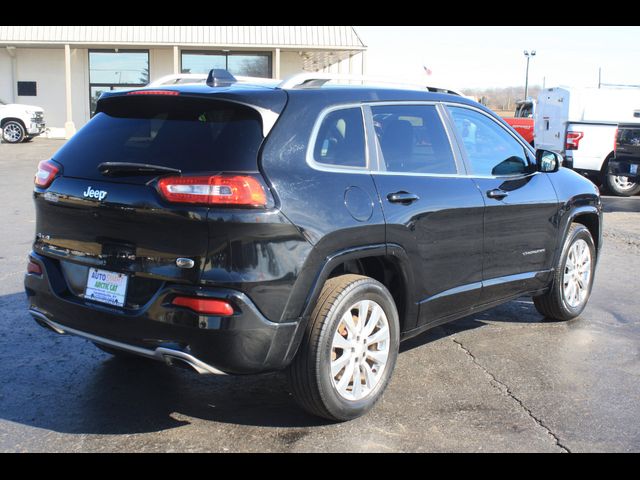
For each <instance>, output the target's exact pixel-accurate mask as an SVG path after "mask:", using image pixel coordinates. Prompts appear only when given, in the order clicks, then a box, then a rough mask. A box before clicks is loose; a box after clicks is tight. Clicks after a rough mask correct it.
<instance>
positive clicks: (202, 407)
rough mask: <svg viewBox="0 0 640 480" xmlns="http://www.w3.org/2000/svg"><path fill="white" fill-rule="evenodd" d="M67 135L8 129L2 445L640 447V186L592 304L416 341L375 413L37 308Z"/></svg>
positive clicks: (621, 214)
mask: <svg viewBox="0 0 640 480" xmlns="http://www.w3.org/2000/svg"><path fill="white" fill-rule="evenodd" d="M61 145H62V142H61V141H56V140H46V139H40V138H37V139H35V140H34V141H33V142H32V143H30V144H21V145H8V144H0V191H1V192H2V194H1V195H0V198H1V199H2V209H0V224H1V225H2V226H3V231H2V235H0V280H1V281H0V313H1V315H0V451H2V452H25V451H29V452H33V451H48V452H79V451H91V452H111V451H122V452H192V451H198V452H200V451H213V452H246V451H248V452H254V451H267V452H289V451H292V452H302V451H312V452H325V451H326V452H329V451H330V452H351V451H354V452H371V451H380V452H407V451H417V452H421V451H471V452H490V451H513V452H518V451H536V452H567V451H570V452H582V451H621V452H625V451H635V452H637V451H640V421H639V420H638V419H639V418H640V315H639V314H638V312H640V295H638V289H637V287H638V272H639V271H640V197H635V198H630V199H613V198H606V199H605V203H606V211H607V213H606V214H605V246H604V250H603V253H602V256H601V260H600V264H599V267H598V272H597V275H596V281H595V287H594V292H593V296H592V298H591V302H590V304H589V306H588V307H587V309H586V311H585V312H584V314H583V315H582V317H580V318H579V319H576V320H574V321H571V322H568V323H548V322H543V321H542V318H541V317H540V316H539V315H538V314H537V312H536V310H535V308H534V307H533V304H532V303H531V301H530V300H529V299H527V298H522V299H519V300H517V301H514V302H511V303H509V304H506V305H504V306H501V307H498V308H495V309H492V310H490V311H487V312H485V313H482V314H480V315H476V316H472V317H468V318H465V319H462V320H459V321H458V322H456V323H453V324H449V325H446V326H444V327H438V328H436V329H434V330H432V331H430V332H428V333H426V334H424V335H422V336H420V337H418V338H415V339H412V340H410V341H409V342H407V343H405V344H403V345H402V353H401V354H400V357H399V360H398V365H397V367H396V371H395V374H394V377H393V380H392V382H391V384H390V386H389V388H388V390H387V392H386V393H385V395H384V397H383V398H382V400H381V401H380V403H378V405H377V406H376V407H375V409H374V410H373V411H372V412H371V413H370V414H368V415H366V416H365V417H363V418H360V419H357V420H354V421H351V422H347V423H342V424H331V423H327V422H323V421H320V420H318V419H316V418H314V417H311V416H309V415H307V414H305V413H304V412H302V411H301V410H299V409H298V407H297V406H296V404H295V403H294V401H293V399H292V398H291V396H290V394H289V393H288V390H287V385H286V381H285V379H284V377H283V375H281V374H267V375H260V376H250V377H212V376H198V375H196V374H194V373H192V372H190V371H186V370H180V369H172V368H168V367H165V366H163V365H161V364H159V363H154V362H151V361H146V360H128V361H123V360H117V359H113V358H110V356H109V355H107V354H105V353H103V352H101V351H99V350H97V349H96V348H95V347H94V346H93V345H92V344H90V343H88V342H86V341H85V340H82V339H79V338H74V337H63V336H57V335H55V334H53V333H51V332H49V331H46V330H44V329H42V328H41V327H39V326H37V325H36V323H35V322H34V321H33V320H32V319H31V317H30V316H29V315H28V314H27V312H26V300H25V296H24V293H23V286H22V275H23V272H24V269H25V266H26V255H27V253H28V251H29V249H30V244H31V242H32V237H33V235H34V209H33V205H32V202H31V188H32V187H31V186H32V178H33V173H34V172H35V168H36V165H37V163H38V161H39V160H42V159H45V158H48V157H49V156H50V155H51V154H52V152H54V151H55V150H56V149H57V148H59V147H60V146H61Z"/></svg>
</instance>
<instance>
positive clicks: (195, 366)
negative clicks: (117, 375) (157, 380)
mask: <svg viewBox="0 0 640 480" xmlns="http://www.w3.org/2000/svg"><path fill="white" fill-rule="evenodd" d="M29 313H30V314H31V316H32V317H33V318H34V320H35V321H36V322H37V323H38V324H39V325H40V326H42V327H44V328H46V329H48V330H51V331H53V332H55V333H58V334H60V335H64V334H70V335H76V336H78V337H82V338H86V339H87V340H91V341H92V342H96V343H101V344H103V345H106V346H108V347H112V348H118V349H120V350H124V351H126V352H129V353H132V354H134V355H140V356H141V357H147V358H151V359H153V360H158V361H161V362H164V363H166V364H167V365H172V366H175V367H182V368H184V367H188V368H190V369H192V370H195V371H196V372H198V373H199V374H213V375H226V373H224V372H223V371H222V370H218V369H217V368H215V367H213V366H211V365H209V364H207V363H205V362H203V361H202V360H200V359H198V358H196V357H194V356H193V355H190V354H188V353H186V352H183V351H181V350H175V349H173V348H167V347H158V348H156V349H155V350H150V349H147V348H142V347H137V346H135V345H129V344H127V343H122V342H117V341H115V340H111V339H107V338H103V337H99V336H97V335H93V334H90V333H87V332H81V331H79V330H75V329H73V328H69V327H63V326H62V325H58V324H57V323H56V322H54V321H53V320H51V319H49V318H48V317H47V316H46V315H45V314H44V313H41V312H39V311H37V310H33V309H30V310H29Z"/></svg>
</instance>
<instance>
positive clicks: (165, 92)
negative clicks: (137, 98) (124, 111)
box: [127, 90, 180, 96]
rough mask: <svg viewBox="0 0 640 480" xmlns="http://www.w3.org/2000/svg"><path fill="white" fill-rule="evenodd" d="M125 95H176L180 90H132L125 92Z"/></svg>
mask: <svg viewBox="0 0 640 480" xmlns="http://www.w3.org/2000/svg"><path fill="white" fill-rule="evenodd" d="M127 95H169V96H176V95H180V92H176V91H175V90H134V91H133V92H129V93H127Z"/></svg>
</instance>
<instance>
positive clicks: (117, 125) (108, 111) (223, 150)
mask: <svg viewBox="0 0 640 480" xmlns="http://www.w3.org/2000/svg"><path fill="white" fill-rule="evenodd" d="M262 140H263V138H262V123H261V119H260V116H259V114H258V113H257V112H256V111H255V110H253V109H251V108H249V107H245V106H242V105H238V104H234V103H230V102H221V101H211V100H208V99H198V98H185V97H183V98H176V97H151V96H140V97H133V96H131V97H115V98H110V99H107V100H106V101H103V102H101V105H100V108H99V113H97V114H96V115H95V116H94V117H93V118H92V119H91V121H90V122H89V123H88V124H87V125H86V126H85V127H84V128H82V129H81V130H80V131H79V132H78V133H77V134H76V135H74V136H73V138H72V139H71V140H69V142H67V144H66V145H65V146H64V147H63V148H62V149H60V150H59V152H58V153H57V154H56V155H55V157H54V158H55V160H56V161H57V162H59V163H61V164H62V165H63V167H64V175H65V176H69V177H79V178H96V179H98V178H101V179H104V177H102V176H101V174H100V172H99V171H98V169H97V167H98V165H100V164H101V163H103V162H128V163H145V164H152V165H161V166H164V167H171V168H177V169H180V170H181V171H182V172H183V173H193V172H217V171H234V172H236V171H256V170H257V156H258V149H259V148H260V144H261V142H262ZM147 179H148V178H147ZM132 180H134V181H142V180H144V179H143V178H139V177H138V178H137V180H135V179H132Z"/></svg>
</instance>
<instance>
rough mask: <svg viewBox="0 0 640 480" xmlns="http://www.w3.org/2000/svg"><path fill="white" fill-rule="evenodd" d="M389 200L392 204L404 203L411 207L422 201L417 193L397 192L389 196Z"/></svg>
mask: <svg viewBox="0 0 640 480" xmlns="http://www.w3.org/2000/svg"><path fill="white" fill-rule="evenodd" d="M387 200H389V201H390V202H391V203H402V204H403V205H409V204H411V203H413V202H416V201H418V200H420V197H419V196H418V195H416V194H415V193H408V192H395V193H390V194H389V195H387Z"/></svg>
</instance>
